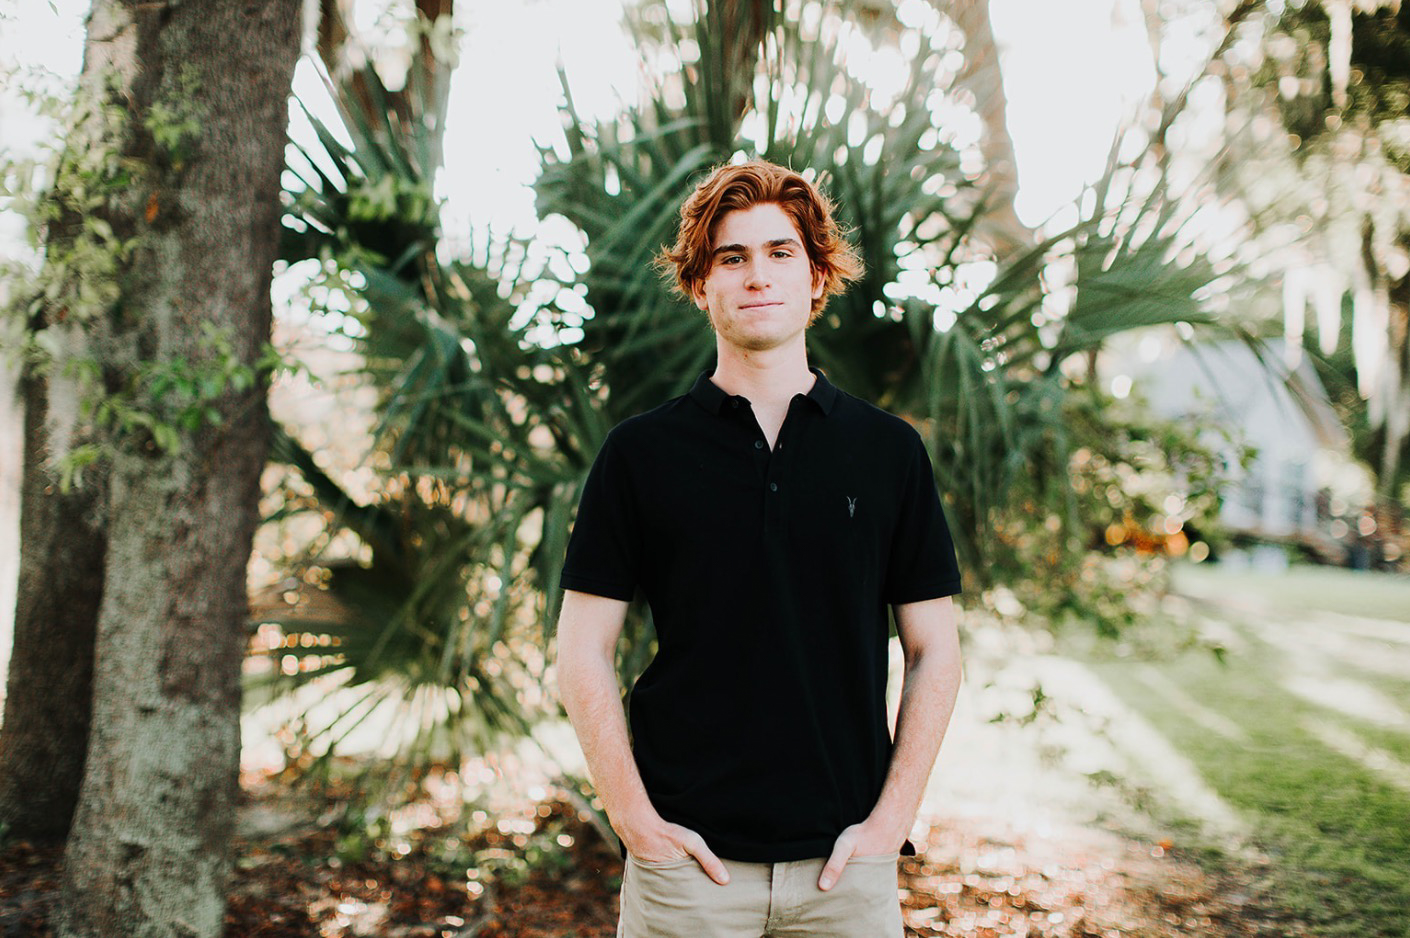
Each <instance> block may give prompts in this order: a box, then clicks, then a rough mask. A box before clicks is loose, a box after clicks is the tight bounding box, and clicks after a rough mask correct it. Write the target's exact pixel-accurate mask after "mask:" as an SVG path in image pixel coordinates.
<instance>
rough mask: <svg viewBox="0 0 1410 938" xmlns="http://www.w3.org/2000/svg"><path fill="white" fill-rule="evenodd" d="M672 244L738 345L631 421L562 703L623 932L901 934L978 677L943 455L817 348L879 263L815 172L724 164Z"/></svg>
mask: <svg viewBox="0 0 1410 938" xmlns="http://www.w3.org/2000/svg"><path fill="white" fill-rule="evenodd" d="M663 263H664V264H667V265H670V267H671V268H673V270H674V273H675V275H676V282H677V285H678V287H679V289H680V290H681V291H682V292H683V293H684V294H686V295H687V296H689V297H690V298H692V299H693V300H694V301H695V304H696V305H697V306H699V307H700V309H701V310H703V311H704V312H705V313H706V314H707V315H708V316H709V319H710V325H711V326H712V327H713V329H714V331H715V338H716V348H717V357H716V365H715V368H714V370H713V371H707V372H705V373H704V374H702V375H701V376H700V377H699V379H698V380H697V381H696V382H695V385H694V387H693V388H692V389H691V390H690V392H689V393H688V394H686V395H683V396H682V397H678V398H675V399H674V400H671V401H668V402H667V403H665V404H664V405H662V406H660V407H658V408H656V409H655V410H652V411H650V412H648V413H645V414H641V415H639V416H637V417H633V418H631V419H629V420H626V421H624V422H623V423H621V424H620V425H618V426H617V427H616V428H614V429H613V430H612V432H611V433H610V434H609V435H608V437H607V440H606V442H605V443H604V444H603V447H602V450H601V452H600V453H599V454H598V457H597V460H596V462H595V463H594V465H593V467H592V470H591V472H590V473H589V475H588V479H587V482H586V485H585V486H584V488H583V494H582V499H581V503H580V505H579V509H578V517H577V521H576V523H575V525H574V528H573V533H572V536H571V538H570V540H569V544H568V551H567V560H566V563H565V565H564V568H563V586H564V588H565V590H566V591H567V592H566V594H565V597H564V601H563V611H562V615H561V617H560V619H559V625H558V679H559V687H560V690H561V692H562V697H563V703H564V706H565V708H566V709H567V712H568V716H569V718H570V719H571V721H572V723H573V726H574V728H575V729H576V731H577V734H578V738H579V740H580V741H581V743H582V747H583V751H584V754H585V755H586V758H587V763H588V769H589V771H590V773H591V775H592V778H593V781H594V782H595V784H596V786H597V791H598V794H599V795H600V796H601V798H602V802H603V806H604V807H605V809H606V811H607V816H608V818H609V819H610V821H611V823H612V826H613V828H614V829H615V830H616V831H617V833H618V835H619V836H620V837H621V839H622V846H623V851H624V856H625V859H626V869H625V872H624V874H623V880H622V913H621V923H620V925H619V930H618V934H619V936H625V938H639V936H680V938H687V936H688V938H713V936H720V938H761V936H785V935H787V936H800V938H801V936H807V938H828V936H836V938H901V936H902V930H903V929H902V922H901V912H900V902H899V897H898V892H897V888H896V886H897V883H896V873H897V859H898V857H899V855H900V854H901V853H906V854H914V853H915V848H914V847H913V846H912V845H911V843H910V842H909V841H908V840H907V839H906V837H907V833H908V832H909V830H910V828H911V825H912V824H913V823H914V820H915V816H916V812H917V810H918V809H919V806H920V800H921V795H922V792H923V790H924V787H925V782H926V779H927V778H928V776H929V775H930V770H931V766H932V765H933V763H934V761H935V756H936V753H937V752H938V750H939V747H940V741H941V739H942V737H943V736H944V732H945V727H946V725H947V724H948V722H949V719H950V713H951V710H952V709H953V706H954V700H955V695H956V693H957V691H958V688H959V681H960V658H959V642H958V639H957V636H956V629H955V619H954V610H953V606H952V604H951V600H950V598H949V597H950V596H951V595H952V594H955V593H957V592H959V589H960V577H959V570H958V568H957V565H956V563H955V554H954V548H953V546H952V543H951V539H950V534H949V530H948V528H947V527H946V525H945V518H944V514H943V513H942V511H941V508H940V501H939V499H938V497H937V495H936V491H935V479H934V475H933V472H932V469H931V464H930V459H929V457H928V455H927V454H926V450H925V446H924V444H923V443H922V442H921V438H920V436H919V434H918V433H917V432H916V431H915V430H914V429H913V428H912V427H911V426H910V425H909V424H907V423H906V422H905V421H903V420H901V419H899V418H897V417H894V416H892V415H890V414H887V413H885V412H884V411H881V410H879V409H877V408H875V407H873V406H871V405H869V404H867V403H865V402H863V401H861V400H859V399H857V398H854V397H852V396H851V395H849V394H846V393H844V392H842V391H840V390H838V389H837V388H836V387H834V386H833V385H832V384H831V383H829V382H828V380H827V378H826V377H825V376H824V375H823V374H822V372H820V371H817V370H816V369H810V368H809V367H808V363H807V355H806V349H805V346H804V340H803V337H804V333H805V331H806V330H807V327H808V326H809V325H810V324H811V323H812V322H813V321H814V320H815V319H816V318H817V316H818V315H819V313H820V312H821V311H822V308H823V304H824V303H825V302H826V301H827V298H828V296H829V295H831V294H834V293H837V292H839V291H840V290H841V289H842V287H843V284H844V281H846V280H848V279H855V278H856V277H857V276H858V275H859V274H860V268H861V265H860V263H859V262H858V261H857V259H856V256H855V255H854V254H853V253H852V250H851V248H850V247H849V246H848V245H847V243H846V241H844V240H843V239H842V237H841V235H840V233H839V232H838V229H837V225H836V223H835V222H834V221H833V219H832V215H831V207H830V205H829V203H828V202H827V201H826V199H825V198H824V197H823V196H822V195H821V194H820V193H819V192H818V191H817V190H816V189H815V188H814V187H813V186H812V184H811V183H809V182H808V181H807V180H805V179H804V178H803V177H802V176H800V175H798V174H797V173H794V172H791V171H789V170H786V169H784V168H782V167H779V166H775V165H773V164H770V163H765V162H753V163H746V164H742V165H734V166H723V167H720V168H719V169H717V170H715V172H714V173H712V174H711V175H710V176H709V177H708V178H707V179H705V181H704V182H702V183H700V185H699V186H698V187H697V188H696V190H695V191H694V193H693V194H692V195H691V196H690V197H689V198H688V199H687V200H686V201H685V204H684V205H683V206H682V207H681V228H680V235H679V238H678V240H677V242H676V244H675V246H674V247H673V248H672V249H670V250H669V251H666V252H664V254H663ZM637 589H640V590H641V591H642V593H643V594H644V595H645V597H646V599H647V601H648V603H649V604H650V607H651V611H652V616H653V620H654V623H655V626H656V632H657V639H658V650H657V654H656V657H655V658H654V659H653V660H652V662H651V664H650V665H649V666H648V667H647V669H646V671H645V672H644V673H643V674H642V675H641V677H640V678H639V679H638V680H637V682H636V684H635V686H634V687H633V689H632V692H631V705H630V710H631V729H632V740H631V744H630V746H629V744H628V737H627V725H626V720H625V719H624V715H623V710H622V706H621V701H620V696H619V688H618V684H617V679H616V672H615V670H614V668H613V661H614V653H615V647H616V644H617V639H618V636H619V635H620V634H621V630H622V624H623V620H624V617H625V616H626V612H627V606H628V603H629V601H630V600H631V599H632V597H633V595H634V593H635V592H636V590H637ZM888 603H889V604H891V605H892V608H893V609H894V612H895V617H896V627H897V632H898V633H899V635H900V640H901V646H902V649H903V651H904V653H905V661H906V666H905V679H904V684H903V688H902V694H901V704H900V710H899V714H898V718H897V723H896V739H895V742H894V744H893V742H892V739H891V735H890V732H889V730H888V728H887V719H886V697H885V694H886V672H887V639H888V624H887V612H886V607H887V604H888Z"/></svg>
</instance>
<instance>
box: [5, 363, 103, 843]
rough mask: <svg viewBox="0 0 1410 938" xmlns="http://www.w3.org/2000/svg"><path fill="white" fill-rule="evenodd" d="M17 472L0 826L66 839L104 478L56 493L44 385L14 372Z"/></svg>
mask: <svg viewBox="0 0 1410 938" xmlns="http://www.w3.org/2000/svg"><path fill="white" fill-rule="evenodd" d="M19 392H20V395H19V396H20V400H22V401H23V402H24V403H23V406H24V450H23V453H24V457H23V458H24V470H23V476H22V479H21V482H20V572H19V583H18V592H17V601H16V604H15V637H14V645H13V648H12V651H11V655H10V669H9V678H8V680H7V683H6V685H5V686H6V696H5V723H4V727H3V732H0V823H4V824H6V825H8V827H9V830H10V831H11V832H12V833H13V834H15V835H18V836H21V837H29V838H33V839H36V840H55V841H57V840H62V839H63V838H65V837H66V836H68V832H69V824H70V822H71V821H72V820H73V812H74V806H75V805H76V804H77V802H78V787H79V781H80V780H81V779H82V778H83V761H84V754H85V753H86V752H87V750H88V723H89V715H90V713H91V704H92V679H93V636H94V632H95V630H96V627H97V622H98V606H99V603H100V602H101V601H102V598H103V556H104V553H105V549H106V545H107V532H106V530H105V524H104V508H103V488H104V487H105V479H104V475H103V473H101V472H96V471H91V472H89V473H87V474H86V477H85V484H84V485H83V487H81V488H77V489H74V490H72V491H70V492H68V493H66V494H65V493H61V492H60V491H59V486H58V484H57V482H56V480H55V479H54V478H53V476H52V475H51V474H50V472H49V468H48V467H47V465H46V454H47V452H48V450H49V446H48V439H49V436H48V433H47V432H46V426H45V424H46V417H47V415H48V413H49V382H48V381H47V380H46V379H44V378H42V377H39V376H37V375H32V374H25V375H22V376H21V378H20V381H19Z"/></svg>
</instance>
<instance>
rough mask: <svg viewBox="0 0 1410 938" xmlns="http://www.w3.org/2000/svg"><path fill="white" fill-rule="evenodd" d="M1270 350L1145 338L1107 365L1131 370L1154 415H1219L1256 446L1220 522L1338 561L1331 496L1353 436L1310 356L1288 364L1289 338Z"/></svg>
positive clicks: (1341, 550) (1228, 493) (1228, 494)
mask: <svg viewBox="0 0 1410 938" xmlns="http://www.w3.org/2000/svg"><path fill="white" fill-rule="evenodd" d="M1113 351H1115V350H1113ZM1265 354H1266V356H1267V358H1266V360H1265V361H1263V362H1260V361H1259V358H1258V356H1257V355H1256V354H1255V353H1254V351H1253V350H1252V349H1251V348H1250V347H1249V346H1248V345H1246V344H1245V343H1243V342H1239V341H1236V340H1230V341H1227V342H1219V343H1208V344H1202V345H1189V344H1186V343H1183V342H1178V341H1175V340H1174V339H1173V337H1172V338H1171V339H1169V340H1163V339H1159V338H1156V337H1153V336H1147V337H1145V338H1143V339H1142V340H1141V341H1140V344H1139V345H1138V346H1136V347H1134V348H1132V349H1131V350H1130V354H1122V355H1121V356H1120V357H1119V358H1117V357H1114V358H1113V359H1109V360H1108V362H1107V367H1108V368H1113V367H1114V368H1116V369H1118V370H1122V371H1125V372H1126V373H1127V374H1129V375H1130V377H1131V380H1132V385H1133V387H1134V388H1136V389H1138V390H1139V392H1140V393H1141V394H1142V396H1144V397H1145V398H1146V399H1147V400H1148V401H1149V402H1150V404H1151V406H1152V408H1153V409H1154V410H1155V412H1156V413H1158V414H1160V415H1162V416H1164V417H1169V418H1181V417H1190V416H1201V417H1206V418H1209V419H1212V420H1213V421H1215V422H1217V423H1218V424H1220V425H1221V426H1223V427H1225V428H1227V429H1228V430H1230V431H1231V433H1230V435H1231V436H1232V437H1233V439H1234V440H1235V441H1237V442H1241V443H1244V444H1247V445H1250V446H1252V447H1254V448H1255V450H1256V455H1255V457H1254V459H1253V462H1252V464H1251V465H1250V466H1249V467H1248V469H1247V471H1245V472H1239V470H1238V469H1237V466H1236V465H1235V469H1234V471H1235V473H1236V475H1235V480H1234V481H1233V482H1232V484H1231V485H1230V487H1229V488H1228V489H1226V490H1225V495H1224V500H1223V505H1222V508H1221V510H1220V521H1221V522H1222V523H1223V525H1224V526H1225V528H1226V529H1227V530H1229V531H1230V532H1232V533H1235V534H1241V535H1245V536H1247V537H1249V538H1251V539H1254V540H1257V541H1261V542H1265V543H1269V542H1274V543H1284V544H1296V545H1298V546H1300V547H1303V548H1306V549H1310V550H1312V551H1313V552H1314V553H1316V554H1318V555H1320V556H1322V557H1323V558H1324V559H1326V560H1329V561H1332V562H1337V563H1340V562H1342V560H1343V558H1344V555H1345V550H1346V547H1345V545H1344V544H1343V543H1342V542H1340V541H1339V540H1338V539H1337V538H1336V537H1335V536H1334V534H1333V528H1332V526H1331V524H1330V523H1329V521H1330V519H1329V517H1328V511H1327V503H1328V495H1327V493H1328V491H1329V489H1330V488H1332V487H1333V485H1334V478H1333V476H1334V475H1335V473H1336V472H1337V467H1338V466H1342V465H1345V464H1346V462H1347V461H1348V460H1349V459H1350V455H1349V454H1350V450H1351V438H1350V435H1349V434H1348V433H1347V431H1346V429H1345V428H1344V427H1343V426H1342V424H1341V421H1340V420H1339V419H1338V417H1337V415H1336V412H1335V411H1334V410H1333V409H1332V406H1331V402H1330V400H1329V398H1328V397H1327V392H1326V390H1325V388H1323V386H1322V382H1321V381H1320V380H1319V379H1318V377H1317V374H1316V371H1315V370H1314V369H1313V367H1312V365H1311V363H1310V362H1309V360H1308V359H1307V357H1306V356H1305V355H1294V356H1292V360H1294V361H1295V362H1296V364H1294V365H1292V366H1291V367H1289V365H1288V361H1289V355H1288V350H1287V347H1286V343H1285V342H1284V341H1283V340H1282V339H1275V340H1271V341H1269V342H1268V343H1267V351H1266V353H1265ZM1223 448H1226V449H1228V448H1229V445H1228V444H1227V443H1226V444H1224V447H1223ZM1230 455H1231V464H1232V463H1234V460H1233V459H1232V455H1233V454H1232V452H1231V454H1230ZM1275 555H1276V556H1278V557H1281V556H1282V552H1281V551H1280V550H1277V549H1274V550H1273V551H1265V552H1263V553H1262V554H1261V557H1262V558H1263V559H1264V560H1265V561H1271V562H1273V563H1277V562H1278V561H1277V560H1272V558H1273V557H1274V556H1275ZM1258 559H1259V558H1258V556H1256V557H1255V560H1258Z"/></svg>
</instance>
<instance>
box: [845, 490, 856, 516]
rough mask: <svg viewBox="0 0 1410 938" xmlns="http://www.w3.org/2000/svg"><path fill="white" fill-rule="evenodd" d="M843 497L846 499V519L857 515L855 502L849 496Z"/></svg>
mask: <svg viewBox="0 0 1410 938" xmlns="http://www.w3.org/2000/svg"><path fill="white" fill-rule="evenodd" d="M843 497H844V498H846V499H847V517H849V518H850V517H852V516H853V515H855V514H856V513H857V500H856V499H855V498H853V497H852V496H851V495H844V496H843Z"/></svg>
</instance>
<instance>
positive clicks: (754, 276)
mask: <svg viewBox="0 0 1410 938" xmlns="http://www.w3.org/2000/svg"><path fill="white" fill-rule="evenodd" d="M744 285H745V286H746V287H749V288H750V289H759V288H761V287H766V286H768V285H769V277H768V272H767V271H766V270H765V269H764V265H763V264H761V263H760V262H759V261H749V262H748V266H747V267H746V268H745V270H744Z"/></svg>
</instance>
